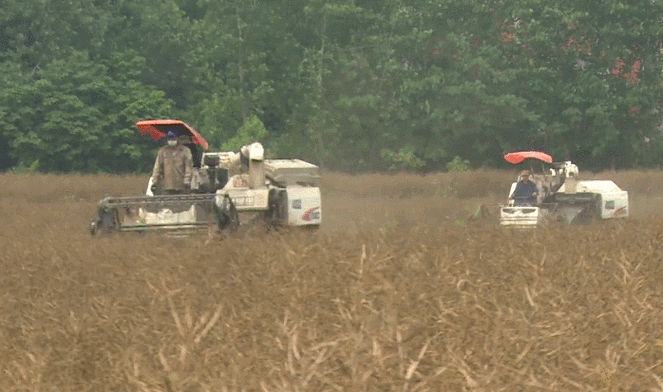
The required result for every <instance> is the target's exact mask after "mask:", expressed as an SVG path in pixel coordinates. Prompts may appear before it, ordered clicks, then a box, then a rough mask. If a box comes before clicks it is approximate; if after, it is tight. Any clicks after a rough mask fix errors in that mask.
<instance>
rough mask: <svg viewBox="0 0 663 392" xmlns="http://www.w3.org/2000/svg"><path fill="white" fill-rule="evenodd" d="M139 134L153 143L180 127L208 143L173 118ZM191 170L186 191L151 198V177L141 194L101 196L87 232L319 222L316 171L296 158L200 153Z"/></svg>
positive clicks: (259, 150)
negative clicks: (174, 128) (196, 162)
mask: <svg viewBox="0 0 663 392" xmlns="http://www.w3.org/2000/svg"><path fill="white" fill-rule="evenodd" d="M137 125H138V127H139V128H140V129H141V133H143V134H145V133H148V132H149V133H150V135H151V136H152V137H153V138H154V139H155V140H157V139H159V138H160V137H164V136H165V132H164V130H165V129H164V128H163V127H172V126H178V127H180V129H179V131H180V135H181V134H182V133H185V134H187V135H188V136H189V138H190V140H191V141H192V143H194V144H196V145H197V146H200V147H202V148H203V149H207V147H208V146H207V142H206V141H205V140H204V139H203V138H202V137H201V136H200V135H199V134H198V133H197V132H196V131H195V130H193V129H192V128H191V127H189V126H188V125H186V124H184V123H183V122H181V121H178V120H148V121H140V122H138V123H137ZM198 166H199V167H195V166H194V171H193V176H192V181H191V193H187V194H178V195H162V194H157V195H155V194H154V193H153V192H152V178H150V180H149V181H148V185H147V190H146V192H145V195H144V196H133V197H106V198H104V199H103V200H101V201H100V202H99V207H98V212H97V215H96V217H95V218H94V219H93V221H92V222H91V224H90V231H91V233H92V234H96V233H100V232H112V231H140V232H142V231H148V230H167V231H170V232H174V231H175V232H181V231H184V232H190V231H192V230H195V229H200V228H205V229H209V227H211V226H216V227H218V228H219V229H220V230H230V231H233V230H236V229H237V228H238V227H239V226H240V225H241V224H246V223H250V222H255V221H260V222H263V223H266V224H267V225H268V227H280V226H303V227H307V228H317V227H319V226H320V223H321V221H322V215H321V197H320V188H319V180H320V174H319V169H318V167H317V166H316V165H313V164H310V163H308V162H304V161H302V160H299V159H265V154H264V148H263V146H262V145H261V144H260V143H257V142H256V143H252V144H249V145H246V146H243V147H242V148H241V149H240V151H239V152H234V151H225V152H204V153H202V154H201V156H200V159H199V165H198Z"/></svg>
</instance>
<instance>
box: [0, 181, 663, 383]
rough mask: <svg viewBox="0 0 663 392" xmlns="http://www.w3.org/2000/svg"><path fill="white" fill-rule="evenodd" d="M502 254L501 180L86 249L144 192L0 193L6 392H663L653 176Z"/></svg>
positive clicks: (370, 195) (389, 187) (100, 188)
mask: <svg viewBox="0 0 663 392" xmlns="http://www.w3.org/2000/svg"><path fill="white" fill-rule="evenodd" d="M591 177H594V178H610V179H613V180H615V181H616V182H617V183H618V184H619V185H620V186H622V187H623V188H625V189H627V190H629V191H630V196H631V215H632V216H631V218H630V219H629V220H628V221H626V222H611V223H609V224H605V225H593V226H584V227H567V228H550V229H540V230H537V231H534V232H529V233H513V232H509V231H504V230H500V229H499V228H498V227H496V219H495V217H494V216H493V217H488V218H485V219H482V220H478V221H472V220H468V219H467V217H468V215H470V214H471V212H472V211H473V210H475V209H476V208H477V206H479V205H480V204H484V205H487V206H489V210H494V208H493V207H495V206H496V205H497V203H499V202H500V201H501V200H502V199H503V197H504V196H505V194H506V190H507V187H508V184H509V183H510V181H512V179H513V173H511V172H508V173H507V172H472V173H458V174H435V175H427V176H417V175H404V174H402V175H396V176H388V175H377V174H375V175H360V176H347V175H340V174H327V175H324V176H323V220H324V223H323V229H322V230H321V231H320V232H318V233H302V232H297V231H293V232H284V233H278V234H265V233H264V232H263V231H261V230H257V229H254V230H248V231H243V232H240V233H238V234H236V235H233V236H230V237H228V238H223V239H222V238H219V237H216V236H214V237H210V236H209V235H208V234H207V233H201V234H200V235H196V236H193V237H189V238H185V239H174V238H168V237H164V236H161V235H145V236H139V235H116V236H111V237H103V238H91V237H90V235H89V234H88V232H87V225H88V223H89V220H90V219H91V218H92V215H93V214H94V212H95V204H96V201H98V200H99V199H100V198H101V197H102V196H104V194H108V195H110V194H112V195H134V194H140V193H141V192H142V191H143V190H144V186H145V183H146V180H147V179H146V177H138V176H127V177H119V176H54V175H36V176H30V175H14V174H3V175H0V268H1V272H0V279H1V280H0V390H2V391H168V392H193V391H264V392H267V391H284V392H285V391H663V284H662V283H661V282H663V264H661V261H662V259H663V224H662V223H661V220H662V219H663V198H661V197H660V195H663V172H618V173H603V174H596V175H591Z"/></svg>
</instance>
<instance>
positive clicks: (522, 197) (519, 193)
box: [513, 181, 539, 205]
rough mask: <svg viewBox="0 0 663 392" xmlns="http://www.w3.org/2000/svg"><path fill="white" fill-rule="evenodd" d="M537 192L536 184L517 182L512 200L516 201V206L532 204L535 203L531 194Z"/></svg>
mask: <svg viewBox="0 0 663 392" xmlns="http://www.w3.org/2000/svg"><path fill="white" fill-rule="evenodd" d="M538 192H539V190H538V189H537V187H536V184H535V183H533V182H532V181H527V182H525V181H518V183H517V184H516V189H515V190H514V191H513V198H514V199H515V200H516V205H518V204H520V203H534V202H536V198H535V197H534V196H533V194H534V193H538ZM519 202H520V203H519Z"/></svg>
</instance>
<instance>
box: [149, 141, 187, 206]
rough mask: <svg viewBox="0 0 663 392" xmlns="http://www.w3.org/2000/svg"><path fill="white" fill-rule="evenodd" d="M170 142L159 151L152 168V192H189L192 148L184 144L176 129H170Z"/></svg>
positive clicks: (170, 193) (174, 193) (168, 193)
mask: <svg viewBox="0 0 663 392" xmlns="http://www.w3.org/2000/svg"><path fill="white" fill-rule="evenodd" d="M166 138H167V140H168V144H167V145H165V146H163V147H161V148H160V149H159V152H158V153H157V159H156V162H154V169H153V170H152V188H151V190H152V193H153V194H155V195H156V194H157V192H159V190H161V192H162V193H163V194H166V195H177V194H182V193H188V192H189V191H190V190H191V175H192V171H193V157H192V155H191V150H189V148H187V147H186V146H184V145H182V143H180V141H179V139H178V135H177V133H176V132H175V131H172V130H171V131H168V134H167V136H166Z"/></svg>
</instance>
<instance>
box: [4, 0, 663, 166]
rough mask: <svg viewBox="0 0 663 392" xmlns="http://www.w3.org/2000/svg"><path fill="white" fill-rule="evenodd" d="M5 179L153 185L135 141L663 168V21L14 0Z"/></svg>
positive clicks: (302, 5)
mask: <svg viewBox="0 0 663 392" xmlns="http://www.w3.org/2000/svg"><path fill="white" fill-rule="evenodd" d="M1 10H2V12H0V149H1V150H2V153H1V154H0V169H8V168H12V167H16V168H32V169H36V170H42V171H142V170H145V169H146V168H147V167H149V165H150V164H151V160H152V157H153V154H154V151H155V149H156V147H157V145H156V144H155V143H154V142H153V141H152V140H151V139H149V138H141V137H140V136H139V134H138V131H137V129H136V128H135V126H134V123H135V122H136V121H137V120H140V119H146V118H168V117H169V118H179V119H182V120H184V121H185V122H187V123H189V124H190V125H192V126H194V127H195V128H196V129H198V130H199V131H200V132H201V133H202V134H203V135H204V136H205V137H206V138H207V139H208V140H209V141H210V144H211V146H212V148H221V147H232V148H234V146H235V145H236V144H238V143H239V142H241V141H242V140H245V139H251V138H253V137H260V138H261V140H262V141H263V142H264V143H265V145H266V146H267V148H268V151H269V153H270V154H271V155H275V156H283V157H285V156H298V157H302V158H306V159H309V160H312V161H313V162H316V163H319V164H321V165H322V166H323V167H325V168H330V169H335V170H346V171H370V170H387V169H408V170H439V169H445V168H447V167H448V164H449V163H450V162H454V159H455V161H456V162H465V161H466V160H467V161H469V162H470V164H471V165H472V166H474V167H478V166H498V165H501V164H502V162H501V157H502V155H503V154H504V153H505V152H508V151H512V150H519V149H529V148H536V149H540V150H544V151H547V152H549V153H551V154H552V155H553V156H554V157H555V158H556V159H558V160H562V159H573V160H575V161H576V162H577V163H578V164H579V165H581V167H583V168H591V169H603V168H623V167H650V166H661V164H663V154H662V153H663V135H662V134H661V127H660V124H661V122H662V121H661V117H662V113H661V105H662V103H663V83H662V81H663V80H662V79H663V72H662V69H663V62H662V61H661V60H662V59H661V57H662V56H663V44H662V42H663V23H662V22H663V20H662V19H663V18H662V17H661V15H663V1H661V0H650V1H644V2H642V1H635V0H615V1H611V2H602V1H596V0H588V1H584V2H578V1H572V0H559V1H556V2H545V1H540V0H512V1H508V2H505V1H502V0H435V1H423V0H410V1H407V2H404V1H402V0H379V1H377V0H283V1H269V0H242V1H240V0H218V1H211V0H162V1H154V0H74V1H70V2H57V5H56V3H55V2H44V1H39V0H20V1H19V0H4V1H3V2H2V6H1Z"/></svg>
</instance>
